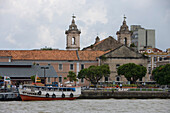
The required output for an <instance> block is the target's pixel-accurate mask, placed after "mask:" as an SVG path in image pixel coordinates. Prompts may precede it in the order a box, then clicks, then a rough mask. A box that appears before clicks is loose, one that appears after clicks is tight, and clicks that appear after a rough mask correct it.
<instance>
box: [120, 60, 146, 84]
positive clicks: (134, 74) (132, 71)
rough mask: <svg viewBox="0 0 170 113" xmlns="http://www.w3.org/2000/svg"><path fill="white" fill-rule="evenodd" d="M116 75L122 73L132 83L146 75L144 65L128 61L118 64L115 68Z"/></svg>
mask: <svg viewBox="0 0 170 113" xmlns="http://www.w3.org/2000/svg"><path fill="white" fill-rule="evenodd" d="M117 73H118V75H124V76H125V78H126V79H127V80H128V81H130V82H131V83H132V84H135V83H136V81H137V80H138V79H140V78H142V77H144V76H145V75H146V67H144V66H140V65H136V64H134V63H128V64H124V65H122V66H120V67H119V68H118V69H117Z"/></svg>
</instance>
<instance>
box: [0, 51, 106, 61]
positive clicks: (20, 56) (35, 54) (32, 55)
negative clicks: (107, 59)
mask: <svg viewBox="0 0 170 113" xmlns="http://www.w3.org/2000/svg"><path fill="white" fill-rule="evenodd" d="M104 53H105V52H103V51H75V50H0V56H11V57H12V60H86V61H87V60H96V58H97V57H99V56H101V55H102V54H104Z"/></svg>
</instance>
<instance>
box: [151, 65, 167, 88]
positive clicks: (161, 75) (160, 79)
mask: <svg viewBox="0 0 170 113" xmlns="http://www.w3.org/2000/svg"><path fill="white" fill-rule="evenodd" d="M152 75H153V78H154V80H155V81H156V82H157V83H158V84H161V85H170V64H166V65H163V66H159V67H157V68H155V69H154V70H153V71H152Z"/></svg>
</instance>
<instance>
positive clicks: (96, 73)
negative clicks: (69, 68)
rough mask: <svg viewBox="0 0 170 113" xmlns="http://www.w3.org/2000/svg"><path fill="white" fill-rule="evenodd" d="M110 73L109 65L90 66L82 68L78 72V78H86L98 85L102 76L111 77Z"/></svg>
mask: <svg viewBox="0 0 170 113" xmlns="http://www.w3.org/2000/svg"><path fill="white" fill-rule="evenodd" d="M109 74H110V69H109V66H108V65H101V66H90V67H89V68H85V69H82V70H81V71H80V72H79V73H78V78H79V79H80V78H85V79H86V80H87V81H90V82H91V83H92V84H94V85H96V84H97V83H98V81H99V80H100V79H101V78H102V77H109Z"/></svg>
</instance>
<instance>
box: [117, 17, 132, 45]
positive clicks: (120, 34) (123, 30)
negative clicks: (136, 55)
mask: <svg viewBox="0 0 170 113" xmlns="http://www.w3.org/2000/svg"><path fill="white" fill-rule="evenodd" d="M125 19H126V17H125V16H124V20H123V25H122V26H121V27H120V30H119V31H117V33H116V35H117V38H118V42H120V43H122V44H124V45H126V46H128V47H130V44H131V32H130V31H129V28H128V26H127V25H126V20H125Z"/></svg>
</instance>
